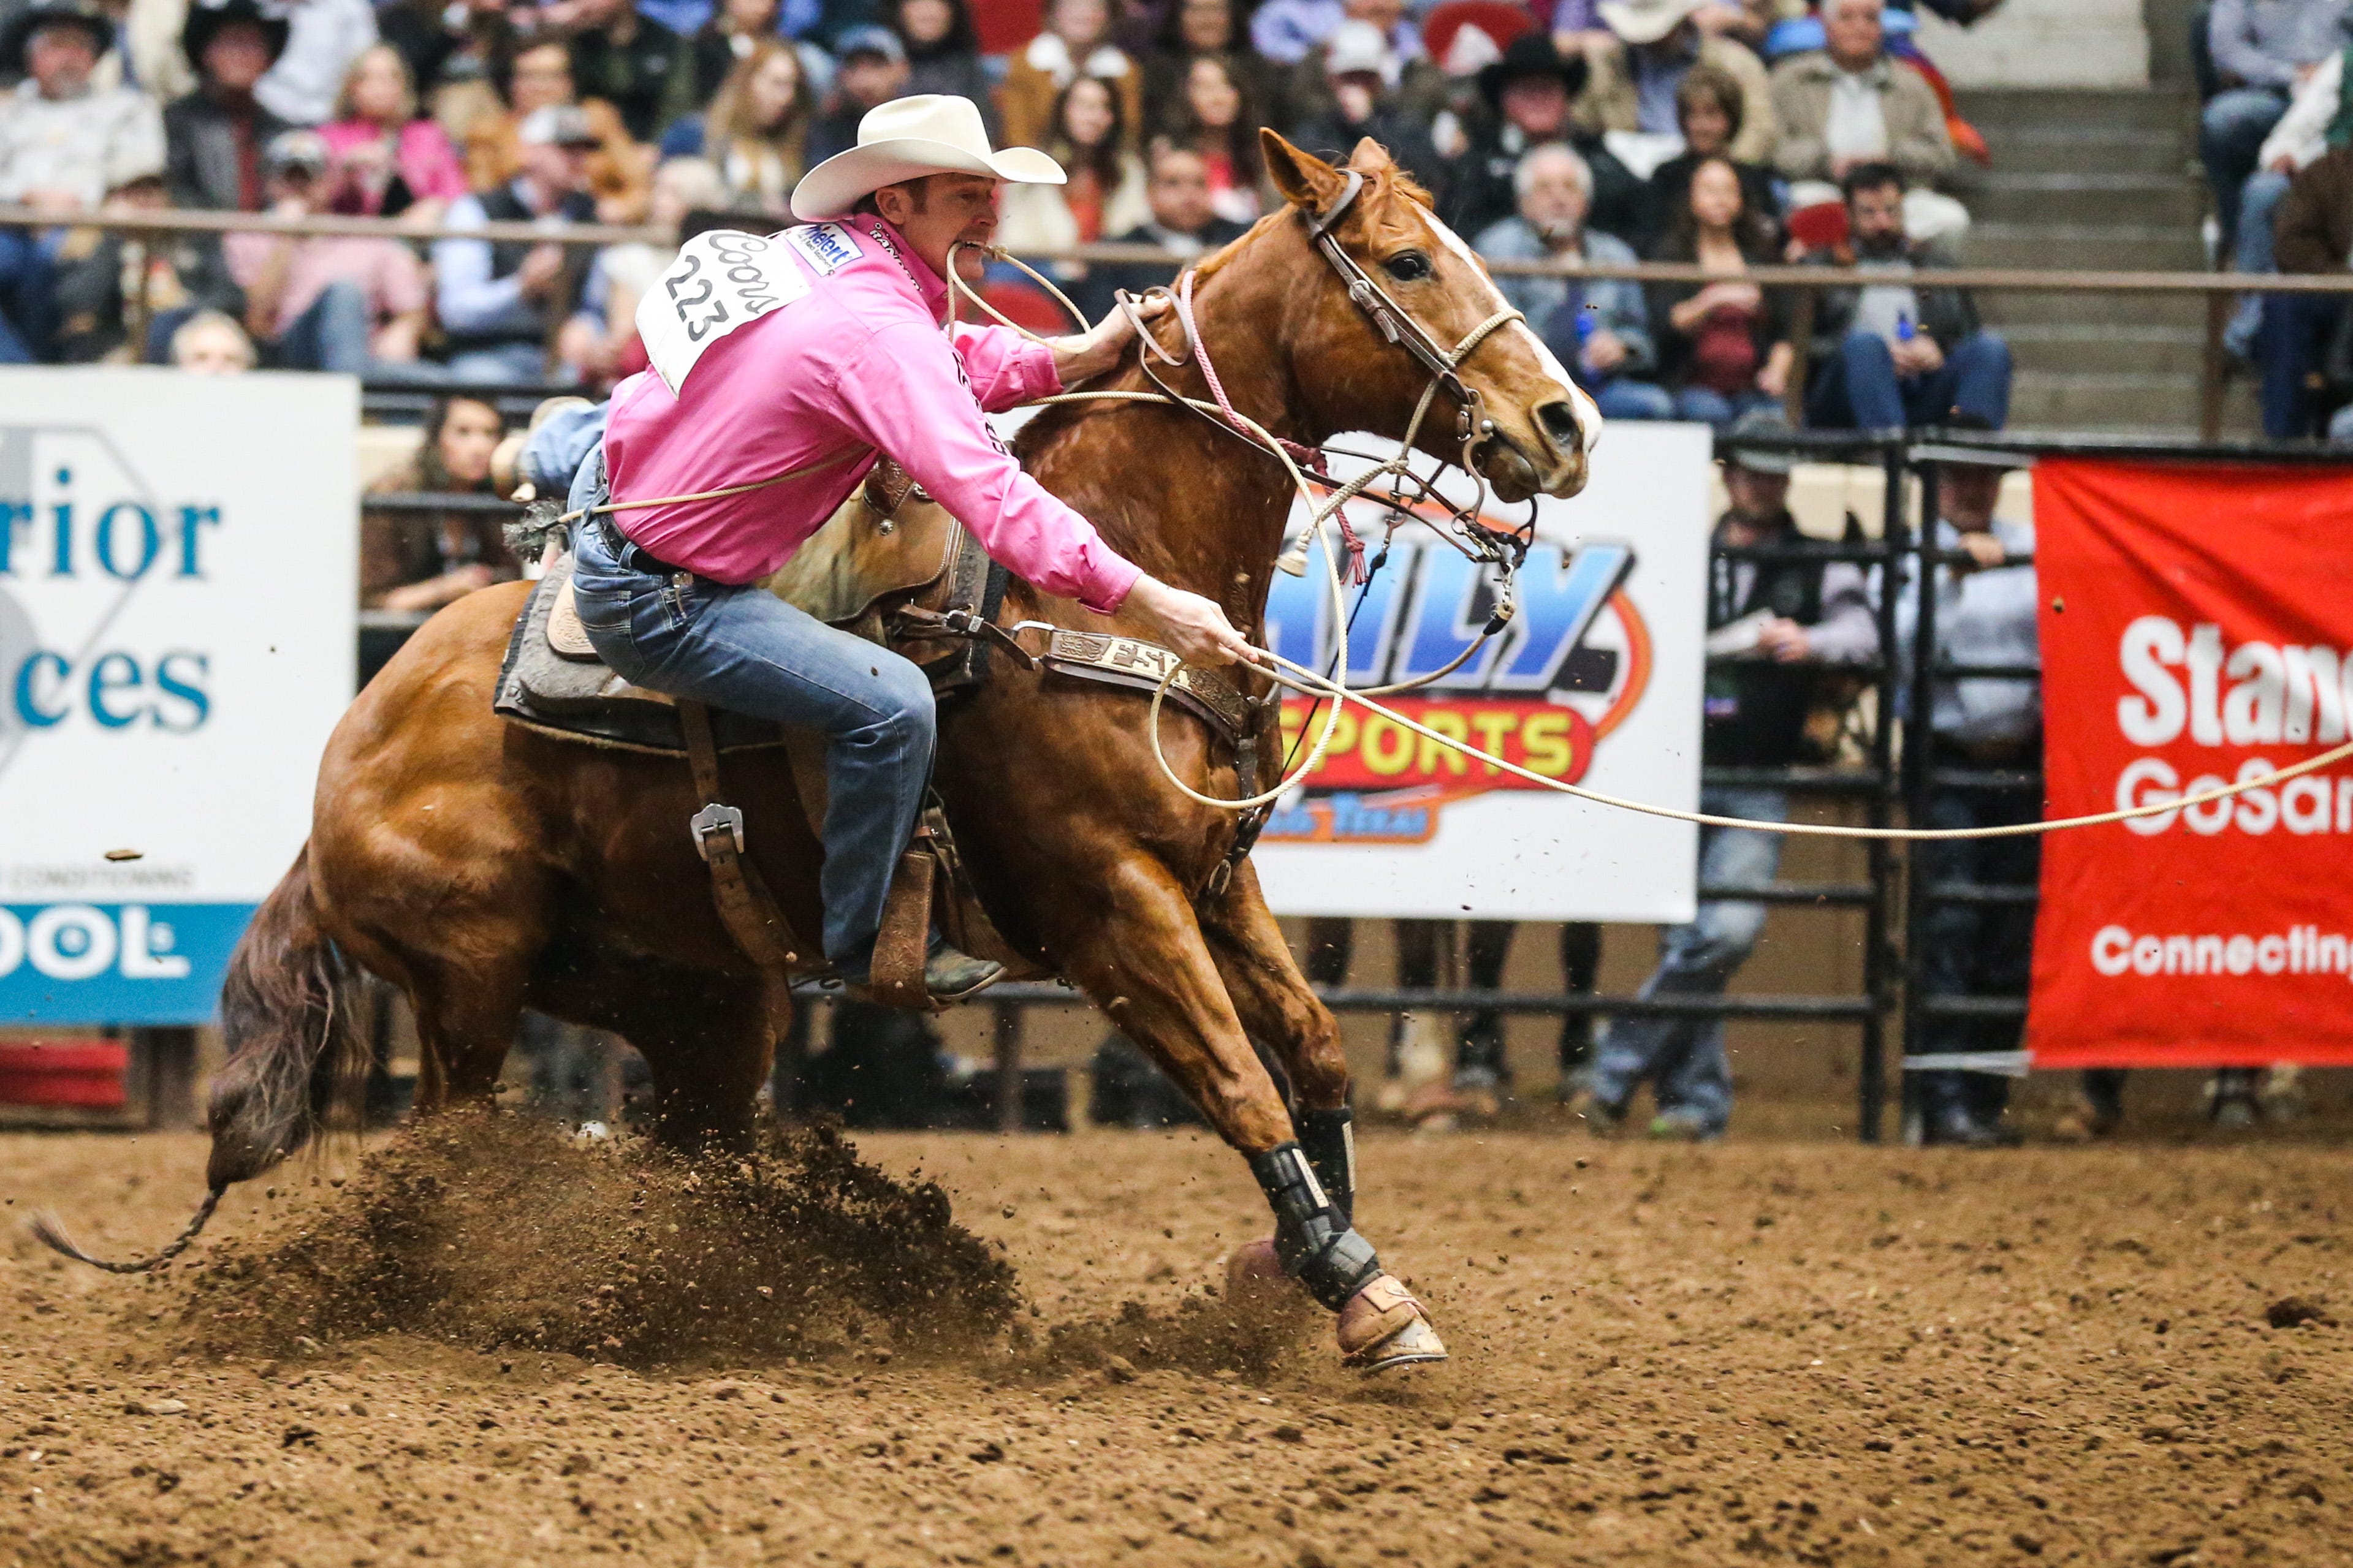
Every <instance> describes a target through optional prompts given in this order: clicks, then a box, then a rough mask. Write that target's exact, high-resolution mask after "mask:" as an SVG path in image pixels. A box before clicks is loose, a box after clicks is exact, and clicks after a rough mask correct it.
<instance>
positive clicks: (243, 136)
mask: <svg viewBox="0 0 2353 1568" xmlns="http://www.w3.org/2000/svg"><path fill="white" fill-rule="evenodd" d="M288 32H289V26H288V24H287V21H286V18H285V17H283V16H279V15H277V14H275V13H273V12H269V11H264V10H263V9H262V8H261V6H260V5H259V4H257V0H218V3H217V4H209V5H191V6H190V7H189V9H188V21H187V26H185V27H183V28H182V29H181V30H180V43H181V46H182V47H184V48H185V50H186V51H187V55H188V58H189V60H190V61H191V62H192V63H194V65H195V68H196V84H197V85H196V90H195V91H194V92H192V93H190V94H188V95H187V96H186V97H185V98H183V99H181V100H178V101H177V102H175V103H173V104H170V105H168V106H167V107H166V108H165V109H164V143H165V148H166V153H165V160H164V179H165V183H166V184H168V185H169V186H170V188H171V192H172V205H174V206H179V207H205V208H210V209H213V210H215V211H224V212H259V211H260V210H261V204H262V194H263V193H262V174H261V156H262V152H263V150H264V149H266V148H267V147H268V146H269V143H270V142H273V141H275V140H276V139H277V138H278V135H279V133H280V132H284V131H290V130H292V129H293V127H292V126H291V125H289V124H288V123H287V122H286V121H283V120H280V118H279V117H278V116H277V115H275V114H273V113H271V112H270V111H269V109H268V108H267V107H265V106H264V105H263V104H262V103H261V102H260V101H259V100H257V99H256V98H255V97H254V89H255V88H257V87H258V86H259V85H260V82H261V79H262V78H263V77H264V76H267V75H268V74H269V68H270V67H271V66H273V65H275V64H277V62H278V58H279V56H280V55H282V54H284V53H285V52H286V38H287V34H288Z"/></svg>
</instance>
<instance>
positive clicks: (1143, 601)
mask: <svg viewBox="0 0 2353 1568" xmlns="http://www.w3.org/2000/svg"><path fill="white" fill-rule="evenodd" d="M1061 180H1062V171H1061V170H1060V168H1059V167H1058V166H1057V165H1056V164H1055V163H1054V161H1053V160H1052V159H1050V158H1049V157H1047V156H1046V155H1045V154H1044V153H1039V152H1036V151H1033V150H1031V149H1028V148H1018V147H1017V148H1009V149H1008V150H1006V151H1003V152H996V151H992V150H991V149H990V146H989V143H988V138H987V132H985V131H984V130H983V128H982V125H981V118H980V110H979V109H978V108H976V106H975V105H974V104H972V103H971V102H970V101H968V100H965V99H961V98H950V97H944V96H938V95H924V96H920V97H914V98H905V99H900V100H895V101H893V102H890V103H886V104H883V105H881V107H879V108H876V109H874V110H871V111H870V112H869V113H868V114H867V115H866V117H865V119H864V121H862V122H861V123H860V126H859V129H858V145H857V146H855V147H853V148H851V149H850V150H849V151H848V152H845V153H839V154H838V155H836V156H834V157H832V158H829V159H828V160H826V161H825V162H824V163H820V164H818V166H817V167H816V168H815V169H813V170H811V171H810V172H809V174H808V175H807V178H806V179H804V180H803V181H802V182H801V184H800V186H799V188H798V190H797V191H796V192H795V193H794V196H793V215H794V216H796V217H798V218H800V219H802V220H804V223H805V224H806V225H807V226H804V227H799V228H794V229H789V230H787V231H786V232H785V233H784V234H782V235H779V236H776V237H773V238H770V239H766V240H759V239H753V238H751V237H748V236H742V235H733V236H730V235H725V234H720V235H714V236H710V237H705V238H703V239H701V240H698V241H696V242H693V243H691V244H690V245H689V246H688V247H686V249H685V250H684V251H683V252H682V253H681V258H680V260H679V261H678V263H677V264H676V265H675V266H673V268H671V270H670V273H669V274H667V275H666V277H665V279H664V281H663V282H662V284H660V285H659V286H657V287H656V288H654V289H649V291H648V292H647V294H646V297H645V302H644V303H642V304H641V305H640V306H639V308H638V328H639V331H640V332H641V334H642V335H643V337H644V340H645V342H646V344H647V349H648V353H649V357H650V358H651V360H652V362H653V365H654V368H653V370H651V371H649V372H643V373H640V374H638V375H635V376H633V377H631V378H630V379H629V380H628V381H626V382H624V383H622V384H621V385H620V387H619V388H618V389H617V391H616V392H615V394H614V395H613V400H612V411H611V416H610V419H609V422H608V424H607V428H606V432H605V437H604V451H603V461H602V464H601V465H599V464H598V463H597V462H596V461H595V460H593V459H592V460H591V461H590V462H589V463H588V464H587V465H586V468H584V470H583V473H582V476H581V482H580V483H577V484H575V486H574V489H573V496H574V500H573V505H574V506H575V508H576V507H579V506H581V505H583V504H584V502H586V503H587V504H591V505H598V504H604V503H606V500H607V493H609V496H610V510H600V511H596V512H594V513H592V514H591V515H589V516H587V517H586V518H584V519H583V520H582V521H581V523H580V526H579V528H578V530H577V533H576V537H575V551H576V565H575V574H574V578H573V582H574V584H575V595H576V596H577V599H578V603H579V609H580V619H581V622H582V624H583V626H586V628H587V632H588V637H589V640H590V641H591V642H592V643H594V644H595V646H596V651H597V653H598V654H599V655H600V656H602V657H603V658H604V659H605V661H606V662H607V664H609V665H611V666H612V667H613V668H614V669H615V670H617V671H618V672H619V673H620V674H621V675H622V676H623V677H624V678H626V679H629V680H632V681H635V682H637V683H638V684H639V685H642V686H646V687H649V688H650V689H655V690H658V691H665V692H668V693H670V694H671V695H673V696H677V697H681V698H689V699H692V700H697V701H702V702H707V703H711V704H713V705H715V706H719V707H723V708H727V709H731V710H735V711H738V712H744V713H749V714H752V715H754V716H756V717H759V718H764V719H769V720H774V721H778V722H782V723H786V724H790V725H797V726H800V727H803V728H807V729H814V730H818V731H822V732H823V733H824V734H825V735H826V737H827V752H826V784H827V804H826V811H825V821H824V826H823V833H822V837H823V839H824V843H825V866H824V871H823V874H822V877H821V880H820V888H821V890H822V892H823V894H824V900H825V909H826V917H825V932H824V947H825V954H826V956H827V958H828V960H829V961H831V963H833V965H834V967H835V970H836V972H837V973H839V975H840V977H841V978H842V980H843V981H844V983H845V984H849V985H851V986H859V985H862V984H866V982H867V980H868V977H869V971H870V969H871V963H872V957H873V948H874V939H875V934H876V932H877V931H878V930H879V928H880V926H881V918H882V905H883V899H884V895H885V893H886V892H887V891H888V889H889V886H890V880H891V873H892V867H893V865H894V863H895V862H896V861H897V859H898V858H899V854H900V851H901V849H902V847H903V846H904V845H905V843H906V842H907V840H908V837H909V835H910V834H911V833H912V831H913V827H914V825H915V819H916V816H917V814H918V812H919V810H920V808H921V805H922V802H923V791H924V785H925V784H926V782H927V780H928V779H929V777H930V774H931V766H932V744H933V725H934V716H933V705H932V692H931V687H930V684H929V682H928V681H927V680H926V679H924V677H923V673H922V672H921V671H920V670H918V669H917V668H915V667H914V665H913V664H912V663H910V662H908V661H907V660H905V659H903V658H899V657H898V656H897V655H895V654H892V653H890V652H887V651H885V650H884V649H881V648H880V647H876V646H875V645H874V644H872V643H870V642H867V641H864V640H862V639H860V638H859V637H853V636H851V635H850V634H849V633H847V632H842V631H837V630H834V629H832V628H831V627H828V626H825V625H823V624H822V623H820V622H818V620H816V619H815V618H814V617H812V616H809V615H807V613H806V612H804V611H802V610H799V609H797V608H795V607H794V606H792V605H787V604H786V603H785V602H784V601H783V600H782V599H780V598H778V597H777V596H776V595H773V594H770V593H769V592H767V591H766V590H765V588H763V587H762V586H761V585H760V584H762V583H763V581H764V580H765V579H766V578H767V577H768V576H769V575H770V574H773V573H774V572H775V571H776V569H777V568H778V567H779V566H780V565H782V564H783V563H785V561H786V559H788V558H789V557H790V556H791V555H792V554H793V552H795V551H796V550H797V549H798V548H799V547H800V546H801V544H802V543H803V542H806V541H807V539H808V537H809V536H810V535H811V534H812V533H814V532H816V531H817V530H818V527H819V526H820V525H821V524H823V523H824V522H825V521H826V520H827V519H828V518H829V517H831V516H832V515H833V513H834V510H835V509H836V508H837V507H838V506H839V504H840V503H841V502H842V500H844V499H845V498H846V497H848V496H849V493H850V491H851V490H852V489H854V488H855V487H856V486H857V485H858V484H859V483H860V481H861V480H862V479H864V478H865V477H866V474H867V472H868V470H869V469H870V468H872V467H873V465H874V463H875V461H876V460H877V458H878V456H880V455H882V454H887V455H889V456H890V457H891V458H893V459H895V460H896V461H897V462H898V463H899V464H900V465H901V466H902V468H905V469H906V470H907V471H908V473H909V474H911V475H913V478H914V479H915V480H916V482H917V483H919V484H921V485H922V486H923V489H925V490H926V491H927V492H928V493H929V494H930V495H931V496H932V497H933V499H934V500H937V501H938V502H939V503H940V504H941V505H943V506H944V507H945V508H947V509H948V510H950V511H951V512H953V513H955V516H957V517H958V518H960V519H962V520H963V521H964V522H965V525H966V526H967V527H969V528H970V529H971V530H972V531H973V533H974V534H975V535H976V537H977V538H978V539H979V541H980V542H981V543H982V544H983V545H985V546H986V547H987V549H988V551H989V552H990V553H991V554H993V555H995V556H997V558H998V559H999V560H1001V561H1003V562H1004V563H1005V564H1006V565H1007V566H1008V567H1010V568H1011V569H1012V570H1013V571H1015V572H1016V573H1018V574H1019V575H1021V576H1022V577H1024V578H1025V579H1027V580H1028V581H1029V582H1030V583H1033V584H1036V585H1037V586H1038V587H1039V588H1040V589H1042V590H1044V591H1045V592H1046V593H1049V594H1053V595H1060V596H1062V597H1066V598H1071V599H1075V600H1077V601H1078V602H1079V603H1080V604H1082V605H1084V606H1086V607H1087V608H1088V609H1090V610H1092V611H1093V612H1095V613H1096V614H1098V615H1102V616H1110V615H1112V614H1113V613H1116V612H1123V611H1124V612H1125V613H1126V614H1127V616H1129V617H1130V619H1131V620H1132V621H1134V622H1140V623H1141V626H1140V627H1139V629H1141V630H1144V631H1145V633H1146V635H1151V636H1155V637H1157V639H1158V640H1159V641H1161V642H1163V643H1164V644H1166V646H1167V647H1171V648H1173V649H1174V650H1176V653H1177V654H1179V655H1180V656H1182V657H1183V658H1186V659H1187V660H1188V661H1192V662H1196V663H1203V664H1226V663H1229V662H1231V661H1232V660H1234V659H1236V658H1250V657H1252V656H1251V651H1250V645H1249V644H1248V643H1247V642H1245V641H1244V640H1243V638H1242V636H1241V634H1240V632H1238V631H1236V630H1235V629H1234V627H1233V626H1232V625H1231V624H1230V623H1229V621H1228V620H1227V618H1226V616H1225V613H1224V611H1222V610H1221V609H1219V607H1218V605H1216V604H1214V603H1213V602H1211V601H1210V600H1208V599H1206V598H1203V597H1201V596H1200V595H1197V594H1191V593H1187V592H1185V591H1184V590H1182V589H1179V588H1175V587H1171V586H1170V585H1168V584H1164V583H1161V582H1158V581H1156V580H1155V579H1154V578H1152V577H1150V576H1147V575H1145V574H1142V573H1141V572H1140V571H1139V570H1138V568H1136V567H1135V566H1134V564H1132V563H1129V562H1127V561H1125V560H1124V559H1123V558H1121V556H1119V555H1118V554H1117V553H1116V552H1113V550H1112V549H1111V548H1110V547H1109V546H1107V545H1106V544H1105V543H1104V542H1103V540H1102V538H1101V537H1100V536H1099V535H1098V534H1097V533H1096V532H1095V530H1094V528H1093V526H1092V524H1090V523H1089V522H1088V521H1087V520H1086V519H1084V518H1083V517H1081V516H1080V515H1079V514H1078V513H1076V512H1074V511H1072V510H1071V509H1070V508H1069V507H1067V506H1064V505H1063V504H1062V503H1061V502H1060V501H1058V500H1055V499H1054V498H1053V497H1052V496H1050V495H1049V494H1047V493H1046V491H1045V490H1044V489H1042V488H1040V487H1039V484H1038V483H1037V481H1036V480H1034V479H1030V478H1029V476H1028V475H1027V474H1025V473H1023V472H1022V471H1021V468H1020V465H1019V464H1018V463H1017V462H1015V460H1014V459H1013V458H1012V456H1011V455H1010V454H1009V453H1008V451H1007V450H1006V448H1005V447H1004V446H1003V444H1002V443H1000V442H999V441H998V440H997V438H996V437H995V436H994V435H993V434H992V433H991V432H990V430H989V427H988V426H987V423H986V421H985V420H984V419H983V417H982V416H983V414H984V413H985V412H990V411H995V410H1000V409H1006V408H1010V407H1013V406H1014V405H1018V404H1020V403H1023V402H1026V401H1028V400H1029V399H1031V398H1033V397H1037V396H1039V395H1045V394H1050V393H1054V392H1059V391H1060V390H1061V388H1062V387H1063V386H1064V385H1065V384H1070V383H1073V382H1079V381H1084V380H1086V379H1088V378H1090V377H1092V376H1095V375H1099V374H1103V373H1104V372H1106V371H1108V370H1110V369H1111V368H1112V367H1113V365H1114V364H1115V363H1117V362H1118V359H1119V357H1120V354H1121V353H1122V351H1123V350H1124V348H1125V347H1126V344H1127V342H1128V340H1129V338H1130V337H1131V335H1132V332H1133V329H1132V328H1131V327H1130V326H1129V325H1128V324H1127V322H1126V320H1125V318H1124V315H1113V316H1112V317H1111V318H1109V319H1107V320H1106V321H1104V322H1103V324H1102V325H1101V326H1099V327H1096V328H1095V329H1093V330H1092V331H1087V332H1084V333H1082V334H1081V335H1079V336H1076V337H1069V338H1060V339H1056V340H1054V341H1052V342H1038V341H1035V340H1032V339H1029V338H1028V337H1026V336H1025V335H1023V334H1021V333H1018V332H1015V331H1008V330H1006V329H1003V328H997V327H971V326H965V325H962V324H959V325H958V326H956V327H955V330H954V331H953V332H952V333H944V332H942V331H941V330H940V327H941V322H942V321H943V320H944V312H945V309H946V306H947V302H948V285H947V284H946V282H945V281H944V279H945V277H946V275H947V271H948V268H949V252H950V249H951V247H954V246H955V245H957V244H959V243H961V244H963V245H964V246H966V247H986V246H987V244H988V242H989V239H990V237H991V236H992V235H993V234H994V232H995V231H996V227H997V202H998V197H999V195H1000V193H1001V192H1002V191H1003V189H1004V186H1005V184H1006V183H1007V182H1008V181H1018V182H1021V183H1025V184H1060V183H1061ZM709 247H721V248H719V249H709ZM706 250H707V251H708V254H706ZM983 255H984V252H983V251H981V250H978V249H971V248H967V249H965V250H964V251H962V252H961V253H959V255H958V257H957V260H956V267H957V272H958V276H959V277H961V278H962V279H964V281H965V282H966V283H973V282H977V281H978V279H979V278H980V274H981V268H982V263H983ZM730 257H732V258H734V259H733V260H729V259H727V258H730ZM729 279H751V281H748V282H740V283H733V284H731V283H730V282H729ZM706 283H708V284H712V285H713V287H708V288H707V287H705V286H704V285H705V284H706ZM714 289H715V291H714ZM730 289H733V290H734V291H733V292H732V293H731V292H730ZM600 468H601V480H600V479H599V477H598V476H599V472H600ZM770 479H774V480H775V481H776V482H774V483H768V484H760V481H763V480H770ZM755 485H757V486H758V488H756V489H744V491H743V493H739V494H734V495H729V496H723V497H716V498H711V499H703V500H677V501H671V500H666V499H665V498H671V497H700V496H703V495H705V493H706V492H709V491H713V490H725V489H731V488H734V487H751V486H755ZM642 502H659V503H660V504H643V505H641V504H638V503H642ZM999 973H1001V971H1000V967H999V966H998V965H997V964H995V963H988V962H986V961H984V960H980V959H976V958H972V957H969V956H967V955H965V954H964V953H962V952H957V951H955V949H954V948H952V947H950V946H948V945H947V944H946V943H944V942H941V941H939V940H938V939H937V938H936V937H935V938H934V942H933V945H932V948H931V952H930V956H929V959H928V961H927V963H926V964H925V967H924V983H925V984H926V986H927V987H928V989H929V990H930V992H931V994H932V995H933V996H934V997H935V998H938V999H942V1000H954V999H956V998H959V997H962V996H966V995H969V994H972V993H973V992H975V991H977V990H979V989H980V988H981V987H983V986H985V985H987V984H989V983H990V982H992V981H994V980H995V979H996V978H997V975H998V974H999Z"/></svg>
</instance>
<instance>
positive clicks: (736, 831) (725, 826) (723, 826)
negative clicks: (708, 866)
mask: <svg viewBox="0 0 2353 1568" xmlns="http://www.w3.org/2000/svg"><path fill="white" fill-rule="evenodd" d="M686 830H687V831H688V832H689V833H691V834H692V835H693V836H694V852H695V853H696V854H697V855H700V856H702V858H703V859H704V860H706V861H707V860H709V859H710V858H711V840H712V837H713V836H715V835H718V834H722V833H723V834H726V835H727V836H728V837H732V838H733V839H734V840H735V853H736V854H738V855H741V854H743V853H744V811H743V808H742V807H741V806H734V805H720V804H719V803H718V802H717V801H715V800H714V801H712V803H711V804H710V805H706V806H704V807H703V808H702V810H701V811H698V812H696V813H695V814H694V816H693V817H692V818H691V819H690V820H689V821H688V823H687V825H686Z"/></svg>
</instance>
